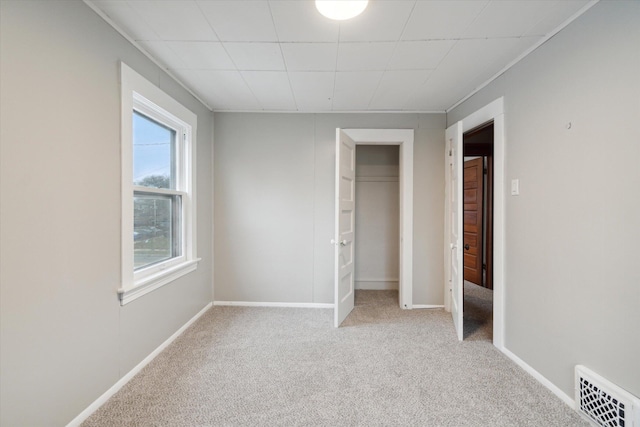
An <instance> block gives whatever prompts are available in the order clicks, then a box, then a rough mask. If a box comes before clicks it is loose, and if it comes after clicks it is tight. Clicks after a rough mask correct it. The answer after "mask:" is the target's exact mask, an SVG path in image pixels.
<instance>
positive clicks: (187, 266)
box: [118, 62, 200, 305]
mask: <svg viewBox="0 0 640 427" xmlns="http://www.w3.org/2000/svg"><path fill="white" fill-rule="evenodd" d="M120 83H121V96H122V110H121V161H122V247H121V250H122V280H121V288H120V289H118V294H119V295H120V303H121V304H122V305H125V304H127V303H129V302H131V301H133V300H135V299H137V298H139V297H141V296H143V295H146V294H148V293H149V292H151V291H153V290H155V289H158V288H159V287H161V286H164V285H166V284H168V283H170V282H172V281H174V280H176V279H178V278H179V277H181V276H184V275H185V274H187V273H190V272H192V271H194V270H195V269H196V268H197V267H198V261H200V259H199V258H198V257H197V254H196V248H197V242H196V195H195V179H196V173H195V158H196V157H195V151H196V144H195V135H197V127H196V125H197V116H196V115H195V114H194V113H192V112H191V111H189V110H188V109H187V108H185V107H184V106H182V105H181V104H180V103H178V102H177V101H176V100H174V99H173V98H171V97H170V96H169V95H167V94H166V93H164V92H163V91H162V90H160V88H158V87H157V86H155V85H154V84H153V83H151V82H150V81H148V80H147V79H145V78H144V77H142V76H141V75H140V74H138V73H136V72H135V71H133V70H132V69H131V68H130V67H128V66H127V65H126V64H124V63H122V62H121V63H120ZM134 110H137V111H140V112H141V113H143V114H144V113H145V111H147V112H156V113H159V114H160V115H161V116H166V115H167V113H168V114H169V115H171V116H173V117H174V120H173V121H174V122H175V123H174V124H175V125H176V127H178V128H181V129H182V132H180V133H183V135H184V136H183V135H180V134H178V135H176V138H179V139H182V138H183V137H184V141H176V143H180V144H184V146H183V149H182V150H179V152H182V154H183V155H184V159H179V161H178V162H177V163H178V164H179V165H180V167H182V165H184V167H185V168H186V170H184V171H182V172H183V173H178V176H184V177H185V179H186V182H181V183H180V185H179V190H162V189H153V192H154V193H163V194H179V195H181V196H182V203H183V216H182V238H183V242H182V244H183V251H182V255H181V256H180V257H177V258H172V259H169V260H167V261H164V262H160V263H157V264H153V265H151V266H149V267H146V268H143V269H140V270H138V271H135V272H134V264H133V256H134V254H133V194H134V191H136V190H139V191H144V190H145V188H143V187H137V186H134V185H133V111H134ZM176 118H177V119H178V120H175V119H176Z"/></svg>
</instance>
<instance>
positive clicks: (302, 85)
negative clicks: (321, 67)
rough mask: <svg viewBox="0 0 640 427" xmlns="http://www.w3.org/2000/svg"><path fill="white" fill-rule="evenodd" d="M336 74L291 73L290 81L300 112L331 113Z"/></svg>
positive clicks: (327, 72)
mask: <svg viewBox="0 0 640 427" xmlns="http://www.w3.org/2000/svg"><path fill="white" fill-rule="evenodd" d="M334 77H335V73H334V72H330V71H324V72H305V71H298V72H289V81H290V82H291V87H292V88H293V93H294V95H295V98H296V105H297V106H298V110H299V111H330V110H331V105H332V104H333V85H334Z"/></svg>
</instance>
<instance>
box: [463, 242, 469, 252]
mask: <svg viewBox="0 0 640 427" xmlns="http://www.w3.org/2000/svg"><path fill="white" fill-rule="evenodd" d="M464 250H465V251H468V250H469V244H468V243H467V244H466V245H464Z"/></svg>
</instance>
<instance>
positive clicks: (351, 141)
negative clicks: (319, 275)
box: [332, 128, 414, 327]
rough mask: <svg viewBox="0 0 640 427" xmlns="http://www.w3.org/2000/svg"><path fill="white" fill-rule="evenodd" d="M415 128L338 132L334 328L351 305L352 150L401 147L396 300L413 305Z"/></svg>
mask: <svg viewBox="0 0 640 427" xmlns="http://www.w3.org/2000/svg"><path fill="white" fill-rule="evenodd" d="M413 133H414V131H413V129H340V128H338V129H336V177H335V183H336V190H335V195H336V204H335V234H334V239H333V240H332V244H333V245H334V259H335V263H334V290H335V294H334V301H335V305H334V326H335V327H338V326H340V324H341V323H342V321H343V320H344V319H345V318H346V317H347V316H348V315H349V313H350V312H351V310H353V306H354V297H355V281H354V255H355V254H354V245H353V237H354V231H355V212H354V205H355V149H356V145H382V146H387V145H396V146H399V156H398V157H399V173H398V175H399V198H400V203H399V215H398V217H399V223H400V224H399V268H398V300H399V305H400V307H401V308H403V309H411V308H412V301H413Z"/></svg>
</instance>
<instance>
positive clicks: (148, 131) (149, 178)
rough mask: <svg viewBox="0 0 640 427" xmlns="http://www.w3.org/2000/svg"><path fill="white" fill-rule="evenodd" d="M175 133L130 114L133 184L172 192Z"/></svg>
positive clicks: (174, 186)
mask: <svg viewBox="0 0 640 427" xmlns="http://www.w3.org/2000/svg"><path fill="white" fill-rule="evenodd" d="M175 141H176V131H175V130H173V129H170V128H168V127H166V126H164V125H162V124H160V123H158V122H156V121H155V120H152V119H150V118H149V117H147V116H145V115H143V114H140V113H138V112H137V111H134V112H133V184H134V185H140V186H143V187H152V188H169V189H175V188H176V178H175V177H176V167H175V163H176V162H175V152H176V150H175Z"/></svg>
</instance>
